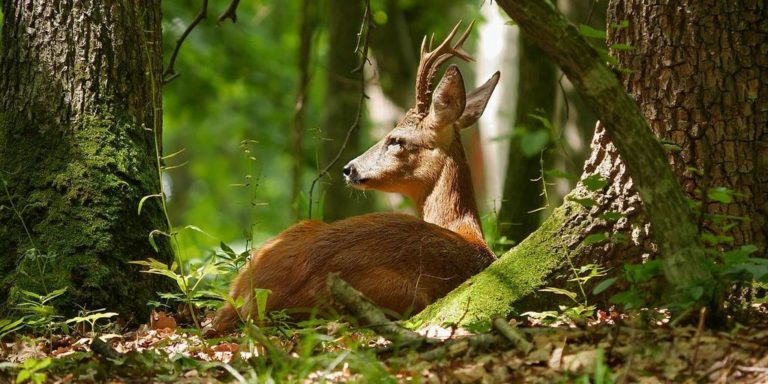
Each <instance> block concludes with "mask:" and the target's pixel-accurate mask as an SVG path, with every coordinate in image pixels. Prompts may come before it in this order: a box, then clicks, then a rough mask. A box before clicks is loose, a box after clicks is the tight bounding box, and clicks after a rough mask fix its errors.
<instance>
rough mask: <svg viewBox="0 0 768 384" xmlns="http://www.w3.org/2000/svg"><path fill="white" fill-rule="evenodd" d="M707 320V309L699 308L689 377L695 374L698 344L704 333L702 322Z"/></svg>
mask: <svg viewBox="0 0 768 384" xmlns="http://www.w3.org/2000/svg"><path fill="white" fill-rule="evenodd" d="M706 319H707V307H701V310H700V311H699V326H698V327H697V328H696V336H695V338H696V340H695V341H694V347H693V356H692V357H691V375H693V374H694V372H696V363H697V362H698V361H697V360H698V359H699V344H700V341H701V334H702V333H704V321H705V320H706Z"/></svg>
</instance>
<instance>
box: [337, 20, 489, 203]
mask: <svg viewBox="0 0 768 384" xmlns="http://www.w3.org/2000/svg"><path fill="white" fill-rule="evenodd" d="M458 28H459V24H457V25H456V26H455V27H454V28H453V30H452V31H451V33H450V34H449V35H448V37H447V38H446V39H445V41H443V43H442V44H440V46H438V47H437V48H436V49H434V50H432V48H431V46H432V42H431V39H430V42H429V48H427V47H426V45H427V44H426V37H425V39H424V42H422V45H421V58H420V62H419V68H418V71H417V78H416V106H415V107H413V108H411V109H410V110H409V111H408V112H407V113H406V115H405V116H404V117H403V119H402V120H400V122H399V123H398V124H397V125H396V126H395V128H393V129H392V130H391V131H390V132H389V133H388V134H387V135H386V136H384V138H382V139H381V140H380V141H379V142H378V143H376V144H375V145H374V146H372V147H371V148H370V149H368V151H366V152H365V153H363V154H362V155H360V156H359V157H357V158H356V159H354V160H352V161H351V162H349V163H348V164H347V165H346V166H345V167H344V170H343V173H344V177H345V180H346V181H347V183H348V184H349V185H351V186H353V187H354V188H357V189H375V190H380V191H385V192H396V193H400V194H403V195H405V196H407V197H409V198H411V199H413V200H414V201H415V202H416V204H417V206H418V207H419V210H420V213H421V204H423V202H424V200H425V199H426V197H427V196H428V195H429V194H431V193H434V189H435V188H434V187H435V185H436V184H437V183H438V180H439V179H440V177H441V175H443V170H444V169H445V167H446V166H451V167H454V168H457V169H456V172H458V175H456V177H466V178H467V180H468V178H469V175H468V172H469V171H468V167H467V166H466V157H465V155H464V151H463V149H462V146H461V141H460V135H459V133H460V131H461V130H462V129H463V128H466V127H469V126H471V125H472V124H474V123H475V122H476V121H477V120H478V119H479V118H480V115H482V113H483V110H484V109H485V106H486V104H487V103H488V99H489V98H490V97H491V94H492V93H493V90H494V88H495V87H496V83H497V82H498V80H499V73H498V72H496V73H495V74H494V75H493V76H492V77H491V78H490V79H489V80H488V81H487V82H486V83H485V84H483V85H482V86H480V87H478V88H477V89H475V90H473V91H472V92H470V93H469V94H467V93H466V92H465V89H464V80H463V79H462V76H461V72H460V71H459V68H458V67H457V66H455V65H451V66H449V67H448V69H447V70H446V71H445V74H444V75H443V78H442V80H441V81H440V83H439V84H438V85H437V87H436V88H435V90H434V92H431V91H430V84H431V82H432V80H433V78H434V76H435V74H436V72H437V70H438V67H439V66H440V65H441V64H442V63H444V62H445V61H446V60H448V59H449V58H451V57H458V58H461V59H463V60H465V61H472V58H471V57H470V56H469V55H468V54H467V53H465V52H464V51H463V50H462V49H461V45H462V44H463V43H464V41H465V40H466V38H467V37H468V36H469V32H470V30H471V28H472V24H470V25H469V27H467V30H466V31H465V32H464V33H463V34H462V35H461V37H460V38H459V40H458V42H457V43H456V44H455V45H453V46H452V45H451V40H453V37H454V35H455V34H456V31H457V30H458ZM428 50H430V52H427V51H428ZM430 96H431V97H430ZM465 174H466V175H465ZM469 188H470V191H469V192H463V193H469V194H472V192H471V184H470V186H469ZM472 198H474V196H472ZM472 204H473V205H474V203H472Z"/></svg>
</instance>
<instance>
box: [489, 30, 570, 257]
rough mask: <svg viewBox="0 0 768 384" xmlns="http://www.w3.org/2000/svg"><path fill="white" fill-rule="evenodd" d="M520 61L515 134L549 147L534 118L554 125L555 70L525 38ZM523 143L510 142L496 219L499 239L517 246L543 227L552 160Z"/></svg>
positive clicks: (516, 139)
mask: <svg viewBox="0 0 768 384" xmlns="http://www.w3.org/2000/svg"><path fill="white" fill-rule="evenodd" d="M518 57H519V58H520V59H519V63H518V71H519V77H518V79H519V81H518V83H517V95H518V98H517V103H516V105H515V109H516V112H515V123H514V126H513V127H512V130H513V132H519V131H520V130H523V132H524V133H523V134H524V135H532V136H533V135H536V134H537V133H540V134H541V133H543V134H544V135H545V136H544V137H546V138H547V142H548V143H549V142H550V136H551V134H552V132H549V129H548V128H547V126H546V125H544V124H543V123H542V122H541V121H540V120H538V119H536V118H535V117H533V116H532V115H536V116H539V117H541V118H544V119H547V120H549V121H550V122H551V121H553V114H554V110H555V95H556V87H557V74H556V71H555V66H554V65H553V64H552V62H551V61H550V60H549V59H548V58H547V57H546V56H545V55H544V52H542V51H541V50H540V49H539V48H537V47H536V46H535V45H534V44H532V43H531V42H530V41H529V40H528V39H527V38H526V37H525V36H523V35H522V34H520V37H519V42H518ZM532 136H529V137H532ZM521 141H522V138H521V136H516V137H514V138H513V139H511V142H510V147H509V155H508V156H507V171H506V179H505V180H504V195H503V199H502V201H501V209H499V214H498V219H497V220H498V223H499V224H498V225H499V235H502V236H505V237H506V238H507V239H508V240H511V241H514V243H515V244H518V243H520V242H521V241H522V240H523V239H525V238H526V237H528V235H530V234H531V232H533V231H535V230H536V228H538V227H539V224H540V223H541V211H540V210H539V208H540V207H543V206H544V205H545V203H546V202H545V201H544V195H542V183H541V181H540V179H539V177H540V176H541V172H542V171H543V170H542V167H543V166H544V167H546V166H547V165H548V163H549V162H548V161H546V160H549V159H551V156H550V155H549V154H548V152H549V151H545V152H546V153H541V152H539V151H535V152H534V153H529V154H526V153H524V151H523V150H522V145H526V144H525V143H524V142H521ZM527 145H530V144H527ZM542 163H544V164H542Z"/></svg>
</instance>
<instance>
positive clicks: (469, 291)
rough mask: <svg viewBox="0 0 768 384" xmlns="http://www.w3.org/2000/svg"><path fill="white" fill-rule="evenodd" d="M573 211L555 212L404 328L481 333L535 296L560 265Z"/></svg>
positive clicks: (570, 206) (564, 208) (567, 208)
mask: <svg viewBox="0 0 768 384" xmlns="http://www.w3.org/2000/svg"><path fill="white" fill-rule="evenodd" d="M575 209H580V208H579V207H577V206H574V205H573V204H571V203H565V204H564V205H563V206H562V207H560V208H558V209H556V210H555V212H554V213H553V214H552V215H551V216H550V217H549V218H548V219H547V220H546V221H545V222H544V223H543V224H542V225H541V227H539V229H538V230H536V231H535V232H534V233H532V234H531V235H530V236H529V237H528V238H527V239H525V240H524V241H523V242H521V243H520V244H519V245H518V246H517V247H515V248H513V249H511V250H510V251H509V252H507V253H506V254H504V255H503V256H502V257H501V258H499V260H497V261H496V262H494V263H493V264H491V266H489V267H488V268H487V269H486V270H484V271H483V272H481V273H479V274H478V275H476V276H474V277H473V278H472V279H470V280H469V281H467V282H466V283H464V284H463V285H461V286H460V287H458V288H457V289H455V290H453V291H452V292H451V293H449V294H448V295H447V296H445V297H444V298H442V299H440V300H438V301H437V302H435V303H434V304H432V305H430V306H428V307H427V308H426V309H424V311H422V312H421V313H419V314H418V315H416V316H414V317H413V318H412V319H411V320H409V321H408V326H409V327H421V326H424V325H426V324H436V325H439V324H445V323H450V324H458V325H462V326H464V327H468V328H473V327H476V328H482V327H484V326H485V325H487V324H488V323H490V320H492V319H493V318H494V317H499V316H506V315H507V314H509V313H510V312H512V311H513V310H514V303H515V302H517V301H519V300H521V299H523V298H526V297H528V296H530V295H532V294H535V293H536V291H537V290H538V289H539V288H540V287H542V285H544V284H546V283H547V281H549V280H551V279H552V276H553V275H555V274H556V273H557V272H558V271H560V270H561V269H562V267H563V266H564V265H565V262H566V252H568V251H569V250H568V248H567V247H566V246H565V244H564V236H563V233H562V231H561V230H560V229H561V228H562V226H563V224H564V223H565V221H566V219H567V216H568V215H569V214H572V213H573V210H575Z"/></svg>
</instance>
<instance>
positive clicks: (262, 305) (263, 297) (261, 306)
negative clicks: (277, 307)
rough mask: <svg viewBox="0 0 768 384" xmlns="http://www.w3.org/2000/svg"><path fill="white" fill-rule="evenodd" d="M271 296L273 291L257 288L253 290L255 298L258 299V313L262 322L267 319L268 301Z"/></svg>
mask: <svg viewBox="0 0 768 384" xmlns="http://www.w3.org/2000/svg"><path fill="white" fill-rule="evenodd" d="M271 294H272V291H270V290H269V289H263V288H256V289H254V290H253V297H254V298H255V299H256V312H257V315H258V316H259V320H260V321H264V320H265V319H266V318H267V316H266V310H267V299H268V298H269V295H271Z"/></svg>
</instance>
